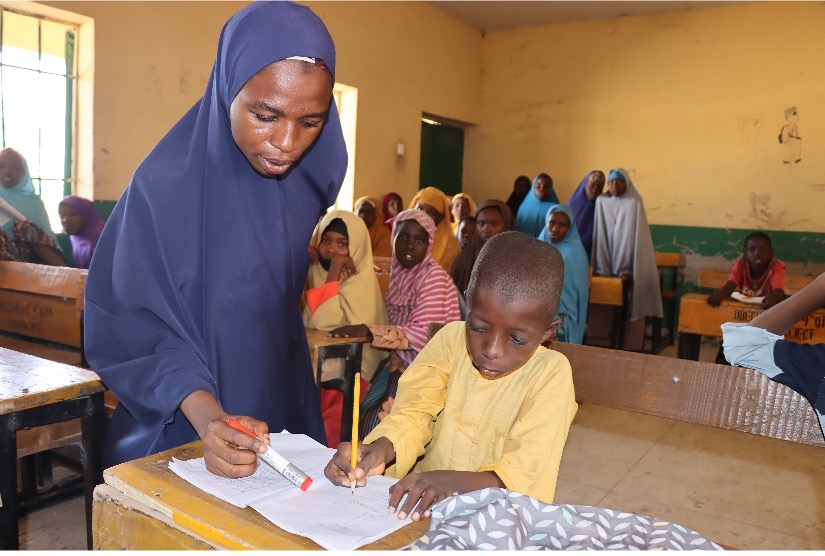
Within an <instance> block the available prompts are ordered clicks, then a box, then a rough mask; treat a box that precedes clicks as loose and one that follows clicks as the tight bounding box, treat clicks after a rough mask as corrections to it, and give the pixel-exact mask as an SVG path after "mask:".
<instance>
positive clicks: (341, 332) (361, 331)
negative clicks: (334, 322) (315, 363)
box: [327, 324, 370, 338]
mask: <svg viewBox="0 0 825 556" xmlns="http://www.w3.org/2000/svg"><path fill="white" fill-rule="evenodd" d="M369 335H370V329H369V327H368V326H367V325H366V324H347V325H345V326H339V327H338V328H335V329H333V330H331V331H330V332H329V334H327V336H328V337H330V338H362V337H367V338H368V337H369Z"/></svg>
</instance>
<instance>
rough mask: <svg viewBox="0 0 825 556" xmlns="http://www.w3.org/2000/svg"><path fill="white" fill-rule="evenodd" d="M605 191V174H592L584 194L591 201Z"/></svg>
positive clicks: (598, 172)
mask: <svg viewBox="0 0 825 556" xmlns="http://www.w3.org/2000/svg"><path fill="white" fill-rule="evenodd" d="M603 191H604V172H600V171H598V170H596V171H595V172H591V173H590V177H589V178H587V185H586V186H585V190H584V194H585V196H586V197H587V198H588V199H590V200H591V201H593V200H595V199H596V197H598V196H599V195H601V194H602V192H603Z"/></svg>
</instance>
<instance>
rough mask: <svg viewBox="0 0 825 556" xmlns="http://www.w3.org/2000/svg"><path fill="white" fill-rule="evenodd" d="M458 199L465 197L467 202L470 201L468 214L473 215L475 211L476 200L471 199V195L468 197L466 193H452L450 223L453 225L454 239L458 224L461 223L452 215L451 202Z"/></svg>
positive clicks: (451, 207)
mask: <svg viewBox="0 0 825 556" xmlns="http://www.w3.org/2000/svg"><path fill="white" fill-rule="evenodd" d="M458 199H467V202H468V203H470V214H469V216H475V213H476V202H475V201H473V198H472V197H470V196H469V195H467V194H466V193H456V194H455V195H453V198H452V199H450V225H451V226H452V227H453V234H455V237H456V239H458V225H459V224H461V221H460V220H456V219H455V217H454V216H453V204H454V203H455V202H456V200H458Z"/></svg>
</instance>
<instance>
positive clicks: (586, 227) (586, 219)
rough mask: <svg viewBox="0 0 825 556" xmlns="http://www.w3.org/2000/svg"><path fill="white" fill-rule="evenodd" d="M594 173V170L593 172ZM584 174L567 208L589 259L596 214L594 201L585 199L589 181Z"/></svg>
mask: <svg viewBox="0 0 825 556" xmlns="http://www.w3.org/2000/svg"><path fill="white" fill-rule="evenodd" d="M593 172H595V170H593ZM593 172H588V173H587V174H585V176H584V178H582V181H580V182H579V186H578V187H577V188H576V190H575V191H574V192H573V195H572V196H571V197H570V200H569V201H567V206H569V207H570V209H571V210H572V211H573V214H574V215H575V216H574V220H575V222H576V227H577V228H578V229H579V233H580V234H581V238H582V245H584V250H585V252H586V253H587V256H588V257H590V251H591V250H592V247H593V217H594V215H595V214H596V199H593V200H592V201H591V200H590V199H588V198H587V182H588V181H589V180H590V174H592V173H593Z"/></svg>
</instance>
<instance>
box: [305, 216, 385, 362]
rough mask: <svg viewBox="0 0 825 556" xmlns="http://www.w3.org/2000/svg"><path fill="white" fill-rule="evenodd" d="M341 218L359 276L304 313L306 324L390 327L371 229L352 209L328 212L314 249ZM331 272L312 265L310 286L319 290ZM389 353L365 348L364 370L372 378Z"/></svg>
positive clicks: (314, 236) (325, 327)
mask: <svg viewBox="0 0 825 556" xmlns="http://www.w3.org/2000/svg"><path fill="white" fill-rule="evenodd" d="M336 219H339V221H343V222H344V224H346V227H347V237H348V238H349V256H350V258H352V262H353V263H355V275H353V276H350V277H349V278H347V279H346V280H344V281H342V282H340V283H339V285H338V296H337V299H336V300H335V301H334V302H331V301H330V302H327V303H323V304H321V306H320V307H318V309H317V310H316V311H315V313H313V314H312V315H310V314H309V310H308V309H305V310H304V323H305V324H306V326H308V327H309V328H318V329H320V330H332V329H333V328H337V327H339V326H344V325H346V324H373V323H374V324H386V323H387V311H386V309H385V308H384V296H383V295H382V294H381V288H380V287H379V286H378V277H377V276H376V275H375V269H374V268H373V260H372V247H370V236H369V232H368V231H367V226H366V224H364V221H363V220H361V218H360V217H359V216H357V215H356V214H353V213H352V212H350V211H348V210H333V211H331V212H329V213H327V214H326V215H325V216H324V217H323V218H322V219H321V221H320V222H319V223H318V226H317V227H316V231H315V233H313V234H312V246H313V247H315V248H316V249H317V248H318V246H319V245H320V243H321V238H322V237H323V234H324V232H325V231H326V230H327V228H328V227H329V225H330V223H331V222H333V221H334V220H336ZM327 274H328V273H327V271H326V270H325V269H324V268H323V267H322V266H321V264H320V263H319V262H316V263H315V264H311V265H310V266H309V273H308V276H307V287H308V288H310V289H312V288H317V287H318V286H323V285H324V283H326V281H327ZM386 356H387V354H386V352H381V351H377V350H374V349H372V348H371V347H369V346H364V351H363V356H362V364H361V366H362V368H363V369H364V370H366V371H367V373H366V374H369V375H370V376H372V374H371V373H373V372H375V368H376V367H377V366H378V362H379V361H381V359H383V358H384V357H386Z"/></svg>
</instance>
